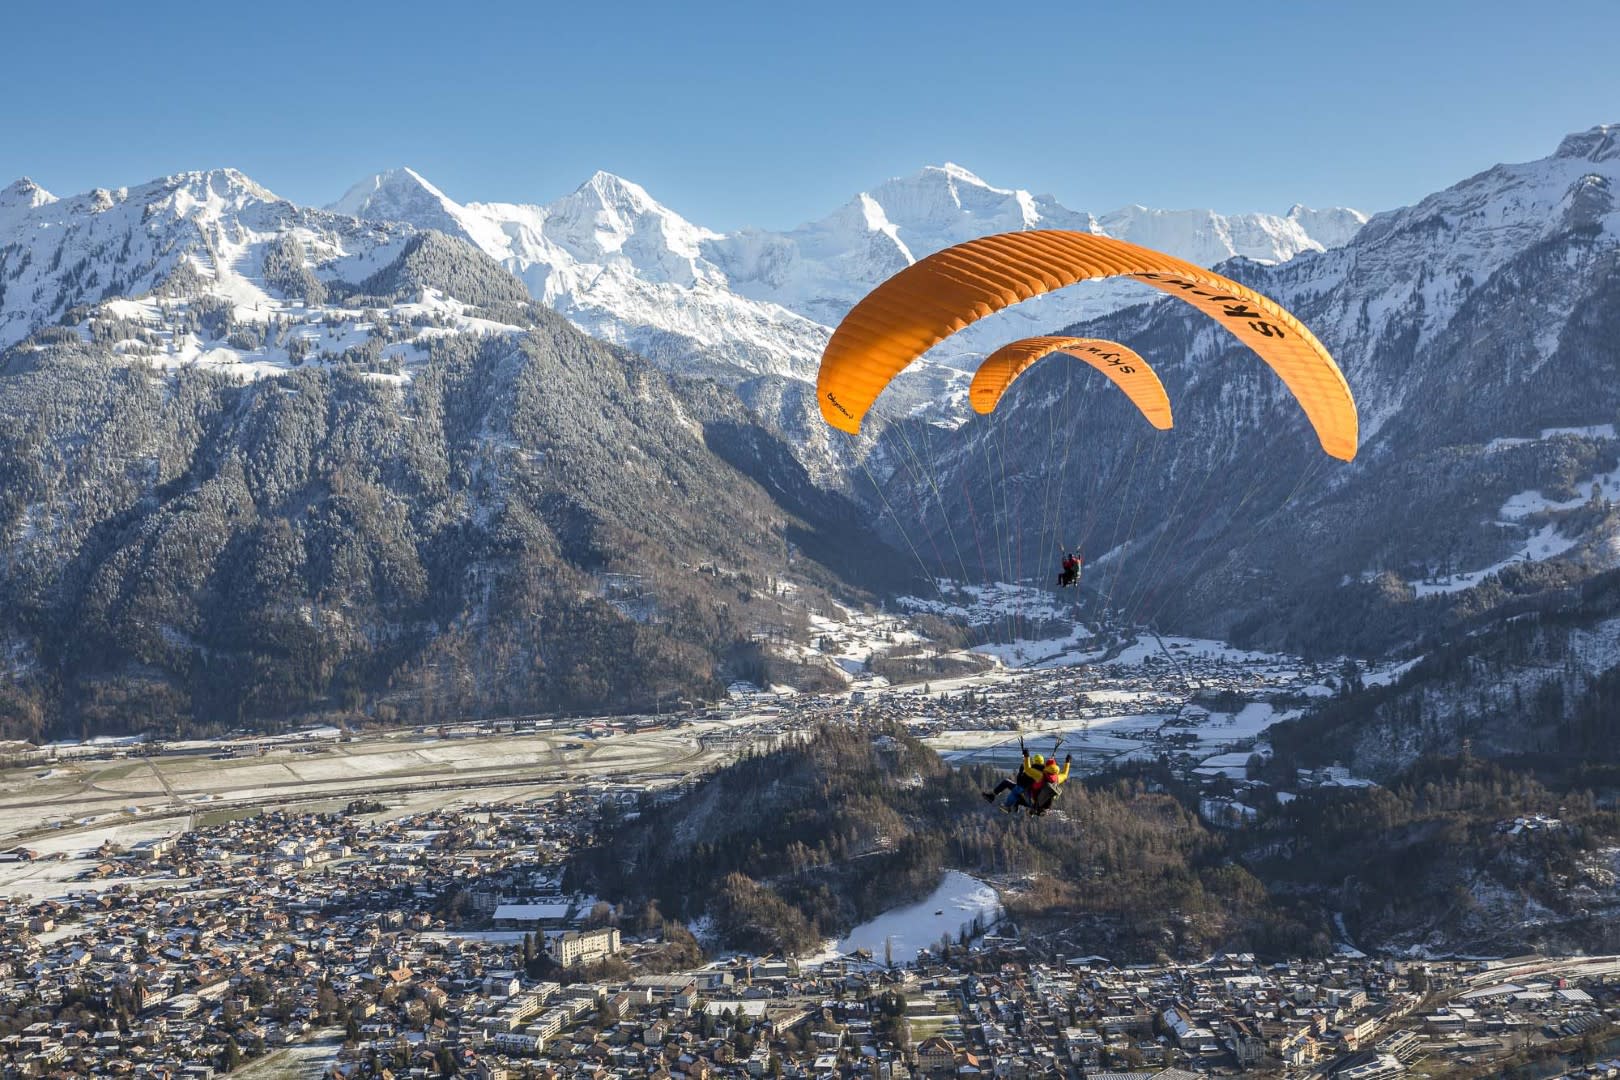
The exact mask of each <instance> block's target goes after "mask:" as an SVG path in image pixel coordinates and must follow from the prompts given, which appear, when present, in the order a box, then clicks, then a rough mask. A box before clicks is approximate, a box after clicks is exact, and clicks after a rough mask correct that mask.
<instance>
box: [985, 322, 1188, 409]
mask: <svg viewBox="0 0 1620 1080" xmlns="http://www.w3.org/2000/svg"><path fill="white" fill-rule="evenodd" d="M1055 352H1061V353H1068V354H1069V355H1070V356H1074V357H1078V358H1079V359H1081V360H1084V361H1085V362H1086V363H1088V364H1090V365H1091V366H1092V367H1094V368H1096V369H1097V370H1098V371H1100V372H1102V373H1103V374H1104V375H1107V376H1108V377H1109V379H1111V380H1113V383H1114V385H1115V386H1118V387H1119V388H1120V389H1121V390H1123V391H1125V396H1126V397H1128V398H1130V399H1131V402H1132V403H1133V404H1134V405H1135V406H1136V407H1137V408H1138V409H1141V410H1142V415H1143V416H1145V417H1147V421H1148V423H1150V424H1152V425H1153V426H1154V427H1156V428H1158V429H1159V430H1160V431H1165V430H1167V429H1169V428H1170V427H1171V425H1172V421H1171V418H1170V398H1169V396H1168V395H1167V394H1166V393H1165V392H1164V384H1163V383H1162V382H1160V381H1159V377H1158V375H1156V374H1154V372H1153V369H1152V368H1150V367H1148V365H1147V361H1145V360H1143V359H1142V358H1141V357H1140V356H1138V355H1137V354H1136V353H1135V352H1134V351H1133V350H1131V349H1128V348H1126V347H1125V346H1123V345H1121V344H1120V343H1119V342H1117V341H1105V340H1104V339H1102V338H1079V337H1032V338H1024V339H1023V340H1021V341H1015V342H1013V343H1012V344H1011V345H1003V346H1002V347H1001V348H999V349H997V350H996V351H995V352H993V353H991V354H990V355H989V356H988V357H986V358H985V361H984V363H982V364H980V365H979V370H978V371H976V372H974V373H973V383H972V385H971V386H969V387H968V402H969V403H970V404H971V405H972V406H973V409H974V411H975V412H981V413H987V412H993V411H995V407H996V405H997V403H999V402H1000V401H1001V395H1003V394H1005V393H1006V392H1007V387H1009V386H1011V385H1012V382H1013V380H1014V379H1016V378H1018V376H1020V375H1022V374H1023V373H1024V372H1025V371H1026V370H1027V369H1028V368H1030V367H1031V366H1032V365H1033V364H1035V363H1036V361H1038V360H1040V359H1041V358H1042V357H1045V356H1050V355H1052V354H1053V353H1055Z"/></svg>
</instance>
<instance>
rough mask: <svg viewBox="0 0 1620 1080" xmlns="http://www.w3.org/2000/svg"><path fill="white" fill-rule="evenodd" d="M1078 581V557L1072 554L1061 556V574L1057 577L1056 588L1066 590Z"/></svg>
mask: <svg viewBox="0 0 1620 1080" xmlns="http://www.w3.org/2000/svg"><path fill="white" fill-rule="evenodd" d="M1079 581H1080V557H1079V556H1078V555H1076V554H1075V553H1074V552H1072V551H1071V552H1069V553H1068V554H1067V555H1064V556H1063V572H1062V573H1061V574H1059V575H1058V581H1057V583H1058V588H1060V589H1067V588H1068V587H1069V586H1070V585H1075V584H1078V583H1079Z"/></svg>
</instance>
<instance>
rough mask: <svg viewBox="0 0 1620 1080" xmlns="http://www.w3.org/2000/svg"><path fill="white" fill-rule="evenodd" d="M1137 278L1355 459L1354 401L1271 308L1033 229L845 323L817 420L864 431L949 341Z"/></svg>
mask: <svg viewBox="0 0 1620 1080" xmlns="http://www.w3.org/2000/svg"><path fill="white" fill-rule="evenodd" d="M1120 276H1124V277H1130V278H1134V279H1135V280H1137V281H1140V282H1143V283H1145V284H1148V285H1152V286H1153V287H1154V288H1156V289H1160V290H1162V291H1164V292H1167V293H1169V294H1171V295H1172V296H1178V297H1180V298H1181V299H1183V300H1185V301H1186V302H1187V303H1189V304H1192V305H1193V306H1194V307H1196V308H1198V309H1199V310H1200V311H1202V312H1203V313H1204V314H1206V315H1208V316H1210V317H1211V318H1212V319H1214V320H1215V321H1217V322H1219V323H1220V324H1221V325H1222V326H1224V327H1226V328H1227V329H1228V330H1230V331H1231V332H1232V333H1233V334H1234V335H1236V337H1237V338H1238V340H1239V341H1242V342H1243V343H1244V344H1245V345H1247V346H1249V347H1250V348H1251V349H1253V350H1254V351H1255V352H1256V353H1258V354H1259V356H1260V358H1261V359H1262V360H1264V361H1265V362H1266V363H1267V364H1269V365H1270V366H1271V369H1272V370H1273V371H1275V372H1276V373H1277V375H1278V376H1279V377H1281V379H1282V380H1283V382H1284V383H1285V384H1286V385H1287V387H1288V389H1289V390H1290V391H1291V392H1292V393H1293V395H1294V397H1295V399H1296V400H1297V401H1298V402H1299V404H1300V406H1301V407H1302V408H1303V409H1304V410H1305V415H1306V417H1307V418H1308V419H1309V420H1310V422H1311V426H1312V427H1313V428H1315V430H1316V437H1317V439H1318V440H1319V441H1320V442H1321V444H1322V449H1323V450H1325V451H1326V452H1327V453H1329V454H1331V455H1332V456H1333V457H1336V458H1340V459H1342V460H1344V461H1349V460H1351V459H1352V458H1354V457H1355V456H1356V440H1357V433H1358V427H1357V419H1356V406H1355V401H1354V400H1353V399H1352V398H1351V396H1350V387H1349V386H1348V384H1346V383H1345V381H1344V375H1343V374H1342V373H1341V372H1340V371H1339V367H1338V365H1337V364H1335V363H1334V362H1333V358H1332V357H1331V356H1329V355H1328V352H1327V350H1326V349H1324V348H1323V347H1322V343H1321V342H1319V341H1317V340H1316V338H1315V336H1314V335H1312V333H1311V332H1310V331H1309V330H1307V329H1306V328H1305V326H1304V325H1303V324H1302V323H1300V321H1299V320H1298V319H1296V318H1294V317H1293V316H1292V315H1290V314H1289V313H1288V312H1287V311H1285V310H1283V308H1282V307H1281V306H1279V305H1278V304H1276V303H1275V302H1273V301H1271V300H1269V299H1267V298H1266V297H1264V296H1261V295H1260V294H1259V293H1257V292H1255V291H1254V290H1252V289H1249V288H1247V287H1246V286H1243V285H1240V284H1238V283H1237V282H1235V281H1232V280H1231V279H1229V278H1225V277H1222V276H1221V275H1220V274H1216V273H1213V272H1211V271H1209V270H1205V269H1204V268H1203V267H1201V266H1197V265H1195V264H1193V263H1190V262H1186V261H1185V260H1182V259H1177V258H1175V257H1174V256H1171V255H1166V254H1164V253H1162V252H1158V251H1153V250H1151V249H1149V248H1144V247H1138V246H1137V245H1135V244H1127V243H1125V242H1124V241H1122V240H1113V239H1110V238H1108V237H1106V236H1094V235H1092V234H1090V233H1081V232H1069V231H1066V230H1059V229H1036V230H1031V231H1028V232H1013V233H1001V234H998V235H995V236H985V237H981V238H980V239H978V240H969V241H968V242H967V243H965V244H958V245H956V246H955V247H950V248H946V249H945V250H944V251H939V252H935V253H934V254H933V255H930V256H928V257H927V258H926V259H922V260H921V261H919V262H917V263H914V264H913V265H911V266H908V267H906V269H904V270H902V271H900V272H899V273H898V274H895V275H894V276H893V277H891V278H889V280H887V281H885V282H884V283H883V284H881V285H879V286H878V287H877V288H876V289H873V290H872V291H871V292H870V293H868V294H867V295H866V297H865V298H864V299H862V300H861V302H860V303H858V304H856V305H855V307H854V308H853V309H852V310H851V311H850V313H849V314H848V315H846V316H845V317H844V320H843V322H841V323H839V325H838V329H837V330H836V331H834V332H833V336H832V340H831V341H829V342H828V343H827V350H826V352H825V353H823V354H822V358H821V371H820V374H819V375H818V376H817V379H816V393H817V398H818V400H819V401H820V403H821V415H822V417H823V418H824V419H825V420H826V421H827V423H829V424H831V425H832V426H833V427H836V428H839V429H841V430H843V431H848V432H852V433H853V432H858V431H860V428H861V419H862V418H863V417H864V416H865V415H866V412H867V410H868V409H870V408H871V407H872V402H874V401H876V400H877V396H878V395H879V394H880V393H882V392H883V388H884V387H886V386H888V385H889V382H890V380H892V379H893V378H894V377H895V376H896V375H898V374H899V373H900V372H901V371H902V370H903V369H904V368H905V367H906V366H907V365H908V364H910V363H911V362H912V361H914V360H916V359H917V358H918V357H920V356H921V355H922V354H923V353H925V352H927V351H928V350H929V349H931V348H933V347H934V346H935V345H937V344H939V343H940V342H941V341H944V340H945V339H946V338H947V337H949V336H950V335H952V334H954V333H956V332H957V331H958V330H960V329H962V328H963V327H965V326H967V325H969V324H970V323H973V322H975V321H977V320H979V319H982V318H984V317H985V316H986V315H989V314H992V313H993V312H997V311H1000V310H1002V309H1003V308H1006V307H1011V306H1012V305H1013V304H1016V303H1018V302H1020V301H1022V300H1028V299H1030V298H1031V297H1034V296H1039V295H1041V294H1043V293H1048V292H1051V291H1053V290H1054V289H1061V288H1064V287H1065V286H1068V285H1073V284H1074V283H1075V282H1077V281H1086V280H1089V279H1092V278H1104V277H1120Z"/></svg>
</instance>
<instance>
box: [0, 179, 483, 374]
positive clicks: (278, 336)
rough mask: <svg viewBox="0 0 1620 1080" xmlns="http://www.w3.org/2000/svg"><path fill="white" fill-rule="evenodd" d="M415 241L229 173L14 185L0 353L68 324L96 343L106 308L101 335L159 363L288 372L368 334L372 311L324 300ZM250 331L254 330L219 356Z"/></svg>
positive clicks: (3, 252) (4, 222)
mask: <svg viewBox="0 0 1620 1080" xmlns="http://www.w3.org/2000/svg"><path fill="white" fill-rule="evenodd" d="M415 232H416V230H415V228H414V227H413V226H409V225H402V224H392V223H386V222H362V221H358V220H356V219H354V218H352V217H345V216H342V215H337V214H328V213H325V212H323V211H319V210H308V209H304V208H302V207H298V206H294V205H293V204H292V203H289V202H287V201H285V200H283V199H280V198H278V197H277V196H275V195H274V194H273V193H272V192H270V191H268V190H266V189H265V188H263V187H261V186H260V185H258V184H256V183H254V182H253V181H252V180H251V179H249V178H248V177H246V176H243V175H242V174H241V173H239V172H236V171H235V170H233V169H217V170H214V171H212V172H197V173H183V174H180V175H178V176H171V177H165V178H163V179H161V180H154V181H152V182H150V183H147V184H142V185H139V186H136V187H133V188H119V189H117V190H114V191H109V190H106V189H97V190H95V191H92V192H89V193H87V194H84V195H75V196H71V197H69V198H64V199H56V198H53V197H51V196H49V195H48V193H45V192H44V191H43V190H42V189H39V188H38V187H37V186H35V185H31V184H26V183H25V182H19V183H17V184H13V185H12V186H11V187H9V188H7V189H6V190H5V192H4V193H0V348H3V347H5V346H7V345H10V344H13V343H15V342H17V341H20V340H22V339H23V338H25V337H27V336H28V335H29V334H31V333H33V332H34V331H36V330H38V329H40V328H41V327H45V326H49V325H52V324H56V323H62V322H66V323H68V324H70V325H74V326H77V327H79V328H80V332H81V333H82V334H83V335H84V336H86V337H87V338H88V337H90V336H91V335H92V333H94V332H96V331H93V330H92V328H91V326H90V323H89V316H90V314H91V313H92V309H93V308H95V306H96V305H103V304H104V303H105V304H106V305H111V306H106V307H105V308H104V309H103V310H101V312H100V313H101V314H103V315H105V316H107V317H108V318H107V319H105V320H103V321H104V322H106V323H107V327H106V328H104V329H103V330H102V331H100V332H102V333H104V334H105V333H111V332H112V329H111V320H114V319H117V320H125V321H130V322H131V325H130V326H129V327H128V328H127V329H128V330H129V334H130V336H129V337H128V338H118V339H116V340H121V341H122V340H128V341H130V342H131V343H133V344H134V345H138V346H139V351H140V352H141V353H142V354H143V355H145V356H146V357H147V358H148V359H149V360H150V361H151V362H154V363H157V364H159V365H162V366H171V367H172V366H177V365H181V364H189V363H197V362H201V363H211V364H222V365H226V366H233V367H239V369H240V370H241V371H242V372H243V373H244V374H253V373H255V372H257V371H258V370H259V369H261V368H265V369H285V368H286V367H287V366H288V365H290V364H291V363H293V362H294V356H295V354H296V356H297V357H298V358H299V359H301V358H302V357H303V356H305V355H308V354H309V353H320V352H321V351H323V350H335V351H337V352H341V351H343V350H344V349H346V348H349V347H351V346H354V345H358V344H359V343H360V342H361V341H362V340H363V339H364V338H365V337H366V336H367V334H366V332H365V331H364V329H363V327H361V326H360V324H362V323H364V321H365V320H364V317H363V316H364V313H363V312H361V311H359V310H354V311H351V312H349V313H348V315H347V316H343V317H339V316H335V315H332V314H331V312H330V311H329V310H328V308H330V307H333V306H337V307H341V305H340V304H339V305H328V304H326V300H327V299H328V298H329V294H330V298H333V299H335V298H336V296H337V294H338V293H339V292H342V291H343V290H342V289H337V288H336V286H337V285H338V284H339V283H341V282H348V283H350V287H349V288H348V291H349V292H353V291H354V286H357V285H358V284H359V283H360V282H361V281H363V280H364V279H365V278H366V277H367V275H369V274H371V273H373V272H374V271H376V270H378V269H380V268H382V267H384V266H386V265H387V264H388V263H390V262H391V261H392V260H394V259H396V258H397V257H398V256H399V255H400V254H401V252H402V251H403V250H404V246H405V245H406V243H407V242H408V241H409V239H410V238H411V237H412V236H413V235H414V234H415ZM132 298H139V299H138V300H136V299H132ZM417 299H422V300H427V298H417ZM451 306H452V307H454V305H451ZM419 314H422V313H421V312H415V311H409V312H402V315H403V316H404V317H406V318H409V317H412V316H415V315H419ZM445 314H446V317H450V315H451V314H452V313H451V312H449V311H448V310H447V311H446V312H445ZM457 317H459V315H458V316H457ZM294 323H296V324H299V327H300V328H299V329H297V330H296V331H295V330H292V329H291V327H292V325H293V324H294ZM345 324H347V326H348V328H347V329H345ZM248 325H253V326H256V327H257V330H255V331H253V332H252V333H248V332H246V331H244V332H243V334H242V335H241V336H239V337H238V344H237V346H233V347H231V348H222V346H223V345H224V342H225V338H226V337H227V336H228V334H229V333H230V332H231V331H232V330H233V329H234V328H236V327H237V326H242V327H246V326H248ZM317 327H318V329H317ZM249 338H254V339H258V340H257V341H256V344H254V345H252V346H246V345H244V344H243V343H245V342H247V341H248V339H249ZM294 338H304V339H307V340H305V341H304V342H303V343H301V344H294V343H293V341H292V339H294ZM269 339H274V340H269Z"/></svg>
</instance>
